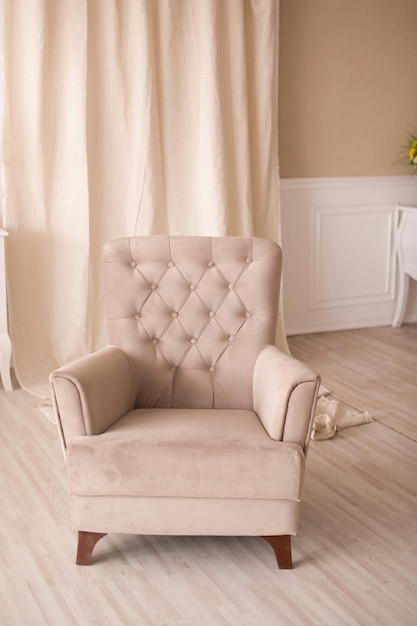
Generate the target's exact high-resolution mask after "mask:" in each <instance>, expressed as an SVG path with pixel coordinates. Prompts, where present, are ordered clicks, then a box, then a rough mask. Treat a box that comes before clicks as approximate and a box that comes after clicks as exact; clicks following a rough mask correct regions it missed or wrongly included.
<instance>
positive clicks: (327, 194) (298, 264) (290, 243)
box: [281, 176, 417, 335]
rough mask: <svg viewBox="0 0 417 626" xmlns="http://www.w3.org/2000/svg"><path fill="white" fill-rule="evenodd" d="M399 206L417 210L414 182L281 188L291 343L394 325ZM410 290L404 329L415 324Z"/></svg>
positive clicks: (290, 183)
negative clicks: (307, 336) (303, 336)
mask: <svg viewBox="0 0 417 626" xmlns="http://www.w3.org/2000/svg"><path fill="white" fill-rule="evenodd" d="M397 204H403V205H409V204H411V205H415V204H417V177H410V176H392V177H389V176H388V177H370V178H366V177H363V178H330V179H311V178H310V179H284V180H281V219H282V247H283V305H284V316H285V325H286V329H287V333H288V334H289V335H294V334H299V333H309V332H321V331H328V330H340V329H348V328H363V327H367V326H383V325H390V324H391V322H392V320H393V316H394V311H395V304H396V298H397V291H398V286H397V283H398V277H397V269H396V259H395V249H394V241H395V230H396V223H397V213H396V206H397ZM412 282H413V284H412V285H411V286H410V293H409V298H408V303H407V309H406V314H405V318H404V322H413V321H417V283H415V282H414V281H412Z"/></svg>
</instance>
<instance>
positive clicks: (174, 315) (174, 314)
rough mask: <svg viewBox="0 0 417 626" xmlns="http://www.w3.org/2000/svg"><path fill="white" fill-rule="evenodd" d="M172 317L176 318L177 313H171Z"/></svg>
mask: <svg viewBox="0 0 417 626" xmlns="http://www.w3.org/2000/svg"><path fill="white" fill-rule="evenodd" d="M172 317H173V318H174V319H175V318H176V317H178V313H177V311H172Z"/></svg>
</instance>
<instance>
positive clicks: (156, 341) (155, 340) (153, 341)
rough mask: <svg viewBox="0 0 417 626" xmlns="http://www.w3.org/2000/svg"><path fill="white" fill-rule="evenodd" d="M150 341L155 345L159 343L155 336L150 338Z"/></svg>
mask: <svg viewBox="0 0 417 626" xmlns="http://www.w3.org/2000/svg"><path fill="white" fill-rule="evenodd" d="M152 343H153V344H154V345H155V346H156V345H157V344H158V343H159V339H157V338H156V337H155V339H152Z"/></svg>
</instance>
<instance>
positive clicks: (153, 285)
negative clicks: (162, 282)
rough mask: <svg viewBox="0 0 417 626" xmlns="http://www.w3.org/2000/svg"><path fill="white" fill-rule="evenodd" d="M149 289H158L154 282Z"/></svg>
mask: <svg viewBox="0 0 417 626" xmlns="http://www.w3.org/2000/svg"><path fill="white" fill-rule="evenodd" d="M151 289H152V291H156V289H158V285H155V283H153V284H152V285H151Z"/></svg>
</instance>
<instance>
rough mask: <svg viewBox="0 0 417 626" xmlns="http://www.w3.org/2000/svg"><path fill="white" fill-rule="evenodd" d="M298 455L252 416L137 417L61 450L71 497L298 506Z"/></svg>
mask: <svg viewBox="0 0 417 626" xmlns="http://www.w3.org/2000/svg"><path fill="white" fill-rule="evenodd" d="M304 461H305V459H304V454H303V451H302V449H301V447H300V446H299V445H297V444H292V443H284V442H280V441H274V440H273V439H271V438H270V437H269V435H268V434H267V433H266V431H265V430H264V428H263V426H262V424H261V422H260V420H259V418H258V416H257V415H256V413H254V412H253V411H249V410H237V409H222V410H215V409H198V410H194V409H138V410H135V411H131V412H130V413H128V414H127V415H125V416H124V417H123V418H121V419H120V420H119V421H118V422H117V423H116V424H114V425H113V426H112V427H111V428H109V429H108V430H107V431H106V432H105V433H103V434H101V435H93V436H79V437H75V438H74V439H73V440H72V441H71V443H70V445H69V446H68V449H67V467H68V472H69V483H70V490H71V494H72V495H78V496H99V495H100V496H101V495H112V496H173V497H190V498H191V497H192V498H194V497H196V498H260V499H288V500H297V501H299V500H300V495H301V488H302V480H303V474H304Z"/></svg>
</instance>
